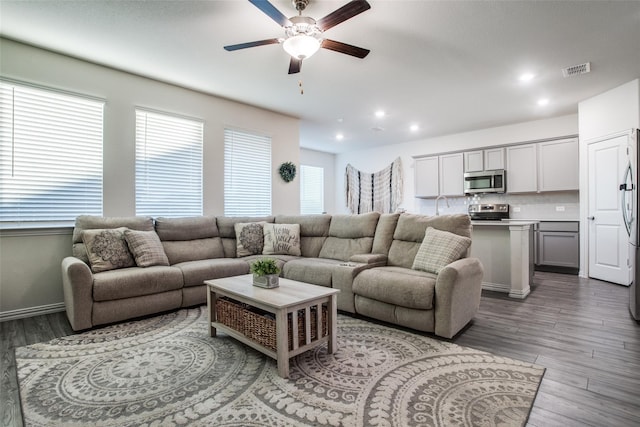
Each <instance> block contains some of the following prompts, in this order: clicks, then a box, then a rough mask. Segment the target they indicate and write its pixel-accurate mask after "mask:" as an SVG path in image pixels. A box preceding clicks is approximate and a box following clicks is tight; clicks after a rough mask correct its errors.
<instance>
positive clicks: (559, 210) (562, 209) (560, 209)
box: [556, 206, 564, 212]
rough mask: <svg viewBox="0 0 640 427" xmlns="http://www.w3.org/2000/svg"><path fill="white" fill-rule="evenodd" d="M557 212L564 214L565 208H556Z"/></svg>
mask: <svg viewBox="0 0 640 427" xmlns="http://www.w3.org/2000/svg"><path fill="white" fill-rule="evenodd" d="M556 212H564V206H556Z"/></svg>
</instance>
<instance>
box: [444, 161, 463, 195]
mask: <svg viewBox="0 0 640 427" xmlns="http://www.w3.org/2000/svg"><path fill="white" fill-rule="evenodd" d="M440 195H442V196H464V156H463V155H462V153H454V154H446V155H442V156H440Z"/></svg>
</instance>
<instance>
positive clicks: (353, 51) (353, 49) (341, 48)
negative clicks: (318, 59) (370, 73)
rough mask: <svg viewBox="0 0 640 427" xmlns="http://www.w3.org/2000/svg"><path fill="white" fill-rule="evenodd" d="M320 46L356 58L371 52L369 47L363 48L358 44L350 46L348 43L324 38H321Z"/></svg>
mask: <svg viewBox="0 0 640 427" xmlns="http://www.w3.org/2000/svg"><path fill="white" fill-rule="evenodd" d="M320 46H321V47H323V48H325V49H329V50H333V51H334V52H340V53H345V54H347V55H351V56H355V57H356V58H364V57H365V56H367V55H368V54H369V52H371V51H370V50H369V49H364V48H361V47H358V46H352V45H350V44H346V43H342V42H337V41H335V40H329V39H324V40H322V44H321V45H320Z"/></svg>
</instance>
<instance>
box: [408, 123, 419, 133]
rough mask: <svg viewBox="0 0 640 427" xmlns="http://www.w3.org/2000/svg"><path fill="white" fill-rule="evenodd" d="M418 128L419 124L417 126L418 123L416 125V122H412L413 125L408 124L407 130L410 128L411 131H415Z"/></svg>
mask: <svg viewBox="0 0 640 427" xmlns="http://www.w3.org/2000/svg"><path fill="white" fill-rule="evenodd" d="M418 129H420V126H418V125H416V124H413V125H411V126H409V130H410V131H411V132H417V131H418Z"/></svg>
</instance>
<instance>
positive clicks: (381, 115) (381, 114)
mask: <svg viewBox="0 0 640 427" xmlns="http://www.w3.org/2000/svg"><path fill="white" fill-rule="evenodd" d="M384 116H385V112H384V111H382V110H378V111H376V117H377V118H379V119H381V118H383V117H384Z"/></svg>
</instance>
